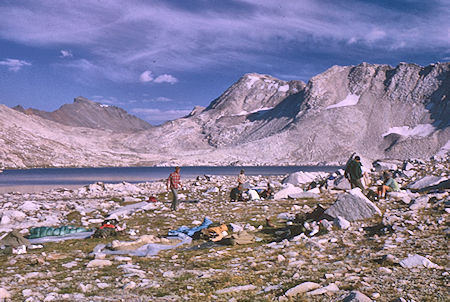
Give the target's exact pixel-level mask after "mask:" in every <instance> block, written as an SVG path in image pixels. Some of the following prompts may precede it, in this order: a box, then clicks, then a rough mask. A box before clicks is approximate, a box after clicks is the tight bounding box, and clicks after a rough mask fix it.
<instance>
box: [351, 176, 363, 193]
mask: <svg viewBox="0 0 450 302" xmlns="http://www.w3.org/2000/svg"><path fill="white" fill-rule="evenodd" d="M350 185H351V187H352V189H354V188H360V189H361V192H363V193H364V186H363V184H362V182H361V178H359V179H352V180H350Z"/></svg>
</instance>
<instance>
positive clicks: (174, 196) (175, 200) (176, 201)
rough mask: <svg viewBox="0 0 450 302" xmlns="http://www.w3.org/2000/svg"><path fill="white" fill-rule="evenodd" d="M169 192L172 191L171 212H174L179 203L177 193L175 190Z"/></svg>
mask: <svg viewBox="0 0 450 302" xmlns="http://www.w3.org/2000/svg"><path fill="white" fill-rule="evenodd" d="M170 190H171V191H172V194H173V196H172V206H171V209H172V210H176V209H177V208H178V204H179V202H178V191H177V189H175V188H170Z"/></svg>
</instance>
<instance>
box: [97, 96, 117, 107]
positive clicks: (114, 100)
mask: <svg viewBox="0 0 450 302" xmlns="http://www.w3.org/2000/svg"><path fill="white" fill-rule="evenodd" d="M92 100H93V101H94V102H96V103H101V104H108V105H123V104H124V103H122V102H119V100H118V99H117V98H116V97H113V96H110V97H104V96H101V95H94V96H93V97H92Z"/></svg>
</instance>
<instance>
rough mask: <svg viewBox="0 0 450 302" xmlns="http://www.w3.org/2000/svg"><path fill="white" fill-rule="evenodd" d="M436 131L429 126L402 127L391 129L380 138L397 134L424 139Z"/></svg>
mask: <svg viewBox="0 0 450 302" xmlns="http://www.w3.org/2000/svg"><path fill="white" fill-rule="evenodd" d="M435 130H436V128H435V127H434V126H433V125H431V124H419V125H417V126H416V127H414V128H410V127H408V126H402V127H392V128H389V130H388V131H387V132H386V133H383V134H382V137H385V136H388V135H389V134H393V133H394V134H399V135H402V136H421V137H425V136H428V135H430V134H431V133H433V132H434V131H435Z"/></svg>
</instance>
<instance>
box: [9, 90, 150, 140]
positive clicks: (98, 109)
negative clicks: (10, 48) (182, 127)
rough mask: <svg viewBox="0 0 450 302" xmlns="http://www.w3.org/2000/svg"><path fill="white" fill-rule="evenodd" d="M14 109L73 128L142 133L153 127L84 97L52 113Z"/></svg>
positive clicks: (17, 107) (118, 109) (119, 110)
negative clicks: (141, 131)
mask: <svg viewBox="0 0 450 302" xmlns="http://www.w3.org/2000/svg"><path fill="white" fill-rule="evenodd" d="M13 109H15V110H17V111H20V112H22V113H25V114H27V115H36V116H39V117H42V118H44V119H47V120H51V121H53V122H57V123H60V124H63V125H67V126H72V127H85V128H92V129H103V130H113V131H118V132H130V131H140V130H145V129H150V128H152V127H153V126H152V125H150V124H149V123H147V122H145V121H143V120H141V119H139V118H137V117H135V116H134V115H130V114H128V113H127V112H126V111H125V110H123V109H121V108H119V107H116V106H109V105H103V104H100V103H96V102H93V101H91V100H89V99H87V98H85V97H82V96H79V97H76V98H75V99H74V102H73V103H72V104H64V105H62V106H61V107H60V108H59V109H57V110H55V111H52V112H46V111H41V110H37V109H32V108H29V109H24V108H23V107H22V106H20V105H18V106H16V107H14V108H13Z"/></svg>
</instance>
